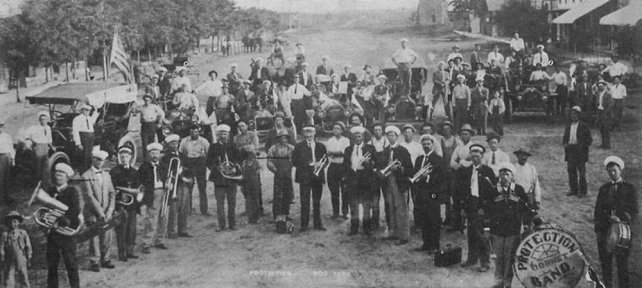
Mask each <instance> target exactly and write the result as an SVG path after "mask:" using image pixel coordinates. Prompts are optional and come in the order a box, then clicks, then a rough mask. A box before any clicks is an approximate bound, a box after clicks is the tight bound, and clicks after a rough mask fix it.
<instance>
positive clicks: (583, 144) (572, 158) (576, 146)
mask: <svg viewBox="0 0 642 288" xmlns="http://www.w3.org/2000/svg"><path fill="white" fill-rule="evenodd" d="M581 113H582V109H581V108H580V106H573V108H572V109H571V122H570V123H569V124H568V125H566V129H564V137H563V139H562V145H563V146H564V154H565V156H564V160H565V161H566V163H567V167H566V169H567V171H568V182H569V186H570V188H571V191H570V192H569V193H568V194H566V195H567V196H573V195H575V196H578V197H584V196H586V192H587V189H588V188H587V186H586V162H588V159H589V158H588V157H589V148H590V147H591V143H593V137H592V136H591V130H590V129H589V127H588V125H586V123H584V122H582V121H580V114H581Z"/></svg>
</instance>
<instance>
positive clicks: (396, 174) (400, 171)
mask: <svg viewBox="0 0 642 288" xmlns="http://www.w3.org/2000/svg"><path fill="white" fill-rule="evenodd" d="M400 133H401V131H400V130H399V128H397V127H396V126H388V127H386V137H387V138H388V142H390V145H389V146H388V147H386V149H384V151H383V153H384V154H385V155H386V158H387V161H388V164H387V165H392V166H390V171H391V173H389V175H387V176H386V175H385V174H384V176H386V181H387V184H388V188H387V191H388V193H389V194H390V196H389V197H390V199H391V202H390V204H391V205H390V216H391V219H390V220H391V222H392V231H393V233H394V234H393V235H391V236H389V237H387V238H386V239H389V240H394V239H398V241H397V243H396V244H397V245H404V244H406V243H408V237H409V236H410V229H409V227H408V189H409V188H410V181H409V180H408V178H409V177H411V176H412V170H413V167H412V160H410V153H408V150H406V148H403V147H402V146H401V145H399V142H398V141H397V140H398V138H399V134H400ZM395 161H398V162H399V163H400V164H398V165H393V163H394V162H395Z"/></svg>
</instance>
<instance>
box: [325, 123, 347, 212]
mask: <svg viewBox="0 0 642 288" xmlns="http://www.w3.org/2000/svg"><path fill="white" fill-rule="evenodd" d="M344 130H345V124H343V122H336V123H334V125H332V135H333V137H330V139H328V142H326V148H327V150H328V151H327V154H328V160H329V162H330V165H329V166H328V172H327V173H328V175H327V176H328V189H329V190H330V195H331V199H332V219H336V218H339V212H341V213H342V214H343V218H344V219H348V205H350V203H349V201H348V191H346V188H347V187H346V183H345V181H343V180H342V179H345V176H346V174H345V173H344V172H345V171H346V170H345V169H344V165H343V163H344V162H345V160H344V154H343V153H344V152H345V150H346V148H347V147H348V146H350V139H348V138H347V137H344V136H343V133H344ZM339 204H340V205H339ZM339 210H340V211H339Z"/></svg>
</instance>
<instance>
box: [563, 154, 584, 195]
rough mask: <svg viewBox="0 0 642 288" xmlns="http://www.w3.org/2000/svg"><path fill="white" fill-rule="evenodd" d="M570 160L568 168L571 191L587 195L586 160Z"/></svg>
mask: <svg viewBox="0 0 642 288" xmlns="http://www.w3.org/2000/svg"><path fill="white" fill-rule="evenodd" d="M573 158H575V157H571V160H568V162H567V164H566V165H567V166H566V169H567V171H568V184H569V186H570V187H571V193H575V194H578V193H579V194H582V195H586V191H587V188H586V162H583V161H578V160H575V159H573Z"/></svg>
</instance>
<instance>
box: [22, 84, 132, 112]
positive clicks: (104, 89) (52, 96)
mask: <svg viewBox="0 0 642 288" xmlns="http://www.w3.org/2000/svg"><path fill="white" fill-rule="evenodd" d="M137 93H138V89H137V87H136V84H124V83H104V82H85V83H67V84H60V85H57V86H53V87H50V88H47V89H45V90H44V91H42V92H40V93H38V94H37V95H34V96H28V97H26V99H27V100H28V101H29V103H31V104H41V105H49V104H62V105H75V104H76V103H78V102H86V103H88V104H89V105H91V106H94V107H102V106H103V105H104V104H105V103H114V104H123V103H128V102H132V101H135V100H136V96H137Z"/></svg>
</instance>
